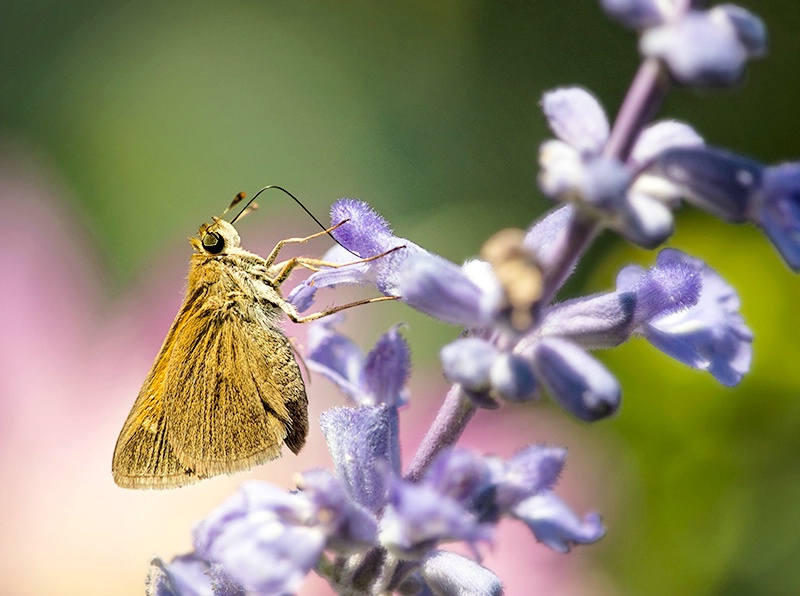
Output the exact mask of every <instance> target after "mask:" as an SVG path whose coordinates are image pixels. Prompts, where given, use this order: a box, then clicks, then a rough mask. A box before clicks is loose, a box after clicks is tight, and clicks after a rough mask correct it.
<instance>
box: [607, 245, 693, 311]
mask: <svg viewBox="0 0 800 596" xmlns="http://www.w3.org/2000/svg"><path fill="white" fill-rule="evenodd" d="M676 253H678V254H682V253H679V251H675V250H671V249H664V250H662V251H661V252H660V253H659V257H658V260H657V262H656V265H655V266H654V267H651V268H650V269H649V270H647V271H641V274H640V275H639V277H638V279H636V280H635V281H634V280H633V272H634V271H635V270H633V269H630V270H628V271H627V272H621V274H620V277H618V280H619V281H620V282H621V283H622V286H623V287H618V291H620V292H623V293H628V292H630V293H632V294H633V295H634V296H635V299H636V308H635V310H634V315H633V320H632V321H631V325H632V327H638V326H639V325H641V324H642V323H645V322H648V321H650V320H652V319H654V318H656V317H662V316H666V315H669V314H672V313H675V312H679V311H682V310H686V309H688V308H691V307H692V306H694V305H695V304H697V301H698V299H699V298H700V292H701V290H702V287H703V279H702V263H701V262H700V261H695V260H691V259H683V258H679V257H678V258H676V257H677V255H676ZM662 255H663V256H662Z"/></svg>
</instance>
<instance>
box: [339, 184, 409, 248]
mask: <svg viewBox="0 0 800 596" xmlns="http://www.w3.org/2000/svg"><path fill="white" fill-rule="evenodd" d="M345 219H347V220H348V221H347V222H346V223H345V224H343V225H341V226H340V227H339V228H337V229H336V230H334V231H333V237H334V238H336V240H337V241H338V242H340V243H341V244H342V245H343V246H344V247H346V248H347V249H348V250H351V251H353V252H354V253H356V254H357V255H358V256H360V257H362V258H366V257H372V256H375V255H379V254H381V253H382V252H386V251H387V250H389V249H391V248H394V247H395V246H397V244H398V243H397V240H398V238H397V237H396V236H395V235H394V234H393V233H392V230H391V229H390V228H389V224H388V222H387V221H386V220H385V219H384V218H383V217H381V216H380V215H378V213H377V212H375V210H373V209H372V208H371V207H370V206H369V205H368V204H367V203H365V202H364V201H359V200H357V199H339V200H338V201H336V202H335V203H334V204H333V205H332V206H331V225H336V224H338V223H340V222H342V221H344V220H345ZM400 244H402V242H400Z"/></svg>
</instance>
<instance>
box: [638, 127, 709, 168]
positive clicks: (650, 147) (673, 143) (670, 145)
mask: <svg viewBox="0 0 800 596" xmlns="http://www.w3.org/2000/svg"><path fill="white" fill-rule="evenodd" d="M704 145H705V142H704V141H703V137H701V136H700V135H699V134H697V131H695V129H694V128H692V127H691V126H689V125H688V124H685V123H683V122H678V121H676V120H663V121H661V122H656V123H655V124H652V125H650V126H648V127H646V128H645V129H644V130H642V132H641V133H639V136H638V137H637V139H636V143H635V144H634V146H633V149H632V150H631V156H630V159H629V164H630V165H631V166H632V167H634V168H636V167H640V166H642V165H644V164H646V163H647V162H649V161H650V160H651V159H653V158H655V157H656V156H657V155H658V154H659V153H663V152H664V151H666V150H668V149H676V148H679V147H702V146H704Z"/></svg>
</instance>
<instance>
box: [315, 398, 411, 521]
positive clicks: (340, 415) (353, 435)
mask: <svg viewBox="0 0 800 596" xmlns="http://www.w3.org/2000/svg"><path fill="white" fill-rule="evenodd" d="M396 414H397V411H396V410H395V409H394V408H390V407H389V406H387V405H385V404H381V405H378V406H357V407H349V408H347V407H338V408H331V409H330V410H327V411H325V412H323V413H322V415H321V416H320V427H321V428H322V434H323V435H325V441H326V442H327V443H328V450H329V451H330V452H331V457H332V458H333V462H334V465H335V467H336V474H337V475H338V476H339V478H341V479H342V480H343V481H344V483H345V485H346V486H347V490H348V492H349V494H350V495H351V496H352V498H353V499H354V500H355V501H356V502H358V503H360V504H361V505H363V506H364V507H366V508H367V509H369V510H370V511H377V510H378V509H380V508H381V507H382V506H383V504H384V503H385V502H386V495H387V491H388V482H389V479H390V475H391V473H392V472H395V473H397V471H398V468H399V464H400V455H399V445H398V442H397V441H398V438H397V428H396V419H395V416H396Z"/></svg>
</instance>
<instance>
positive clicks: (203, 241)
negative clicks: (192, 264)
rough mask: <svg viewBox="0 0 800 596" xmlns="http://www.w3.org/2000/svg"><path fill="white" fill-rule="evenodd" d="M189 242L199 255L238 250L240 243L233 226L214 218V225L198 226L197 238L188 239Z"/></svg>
mask: <svg viewBox="0 0 800 596" xmlns="http://www.w3.org/2000/svg"><path fill="white" fill-rule="evenodd" d="M189 242H191V243H192V246H193V247H194V249H195V250H196V251H197V252H198V253H200V254H206V255H218V254H221V253H224V252H227V251H229V250H230V249H232V248H238V247H239V245H240V242H241V241H240V239H239V233H238V232H237V231H236V228H234V227H233V225H231V224H230V223H228V222H227V221H225V220H224V219H220V218H218V217H215V218H214V223H211V224H203V225H202V226H200V230H199V231H198V233H197V237H195V238H189Z"/></svg>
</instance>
